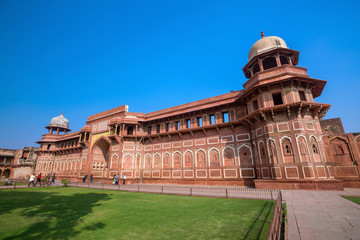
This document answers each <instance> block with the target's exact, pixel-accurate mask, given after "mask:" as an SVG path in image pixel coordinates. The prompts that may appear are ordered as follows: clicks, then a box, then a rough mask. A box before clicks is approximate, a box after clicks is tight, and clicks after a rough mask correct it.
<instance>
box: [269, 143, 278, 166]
mask: <svg viewBox="0 0 360 240" xmlns="http://www.w3.org/2000/svg"><path fill="white" fill-rule="evenodd" d="M267 147H268V155H269V162H270V163H279V155H278V151H277V147H276V141H275V138H269V139H267Z"/></svg>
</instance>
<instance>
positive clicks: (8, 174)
mask: <svg viewBox="0 0 360 240" xmlns="http://www.w3.org/2000/svg"><path fill="white" fill-rule="evenodd" d="M2 176H3V177H4V178H8V177H10V169H6V170H4V173H3V174H2Z"/></svg>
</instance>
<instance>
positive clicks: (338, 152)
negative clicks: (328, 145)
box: [336, 145, 345, 155]
mask: <svg viewBox="0 0 360 240" xmlns="http://www.w3.org/2000/svg"><path fill="white" fill-rule="evenodd" d="M336 154H339V155H342V154H345V152H344V149H343V147H342V146H341V145H337V146H336Z"/></svg>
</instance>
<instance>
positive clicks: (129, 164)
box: [121, 153, 134, 169]
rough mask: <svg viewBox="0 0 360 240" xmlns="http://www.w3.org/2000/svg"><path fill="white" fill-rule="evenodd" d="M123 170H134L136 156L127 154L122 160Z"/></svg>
mask: <svg viewBox="0 0 360 240" xmlns="http://www.w3.org/2000/svg"><path fill="white" fill-rule="evenodd" d="M121 168H122V169H132V168H134V156H133V155H132V154H130V153H127V154H125V155H124V156H123V157H122V160H121Z"/></svg>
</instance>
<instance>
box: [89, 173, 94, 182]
mask: <svg viewBox="0 0 360 240" xmlns="http://www.w3.org/2000/svg"><path fill="white" fill-rule="evenodd" d="M93 177H94V175H93V174H92V173H91V174H90V183H92V180H93Z"/></svg>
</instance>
